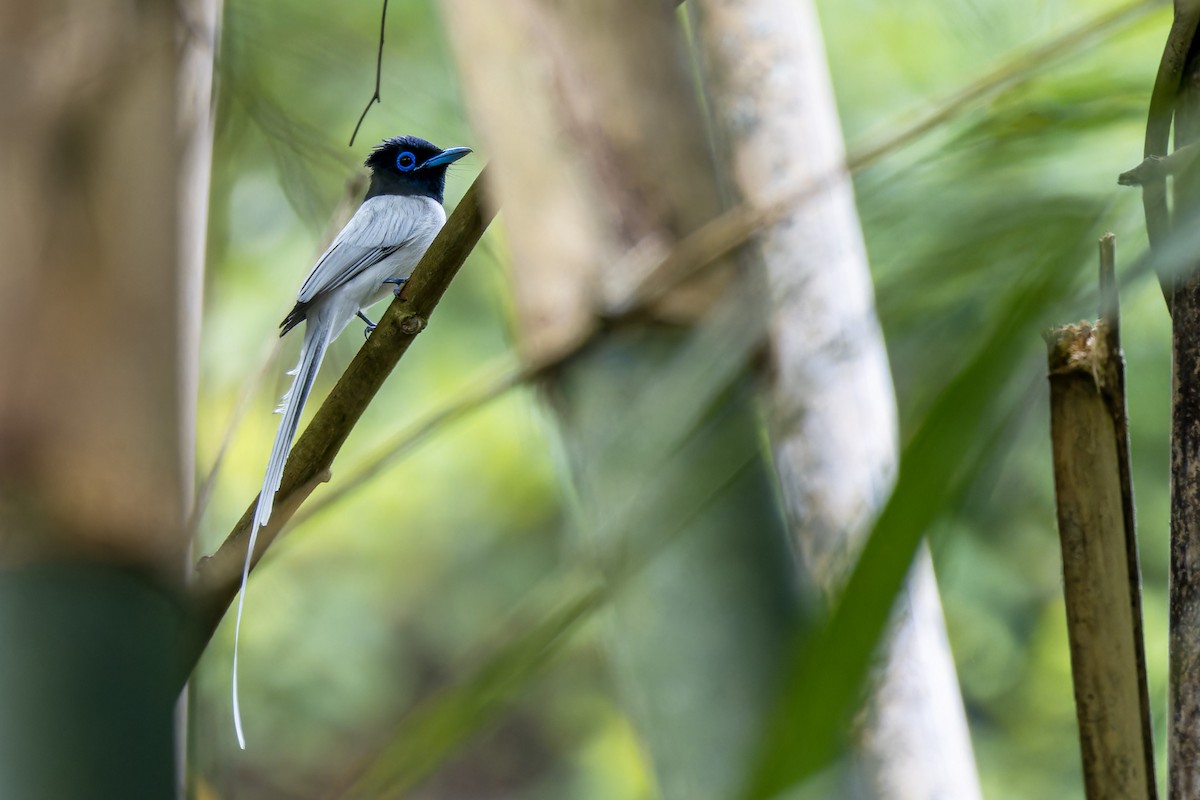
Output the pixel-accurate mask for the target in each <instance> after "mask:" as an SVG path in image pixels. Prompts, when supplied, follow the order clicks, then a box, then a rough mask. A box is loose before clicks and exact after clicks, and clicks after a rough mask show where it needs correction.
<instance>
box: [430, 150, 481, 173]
mask: <svg viewBox="0 0 1200 800" xmlns="http://www.w3.org/2000/svg"><path fill="white" fill-rule="evenodd" d="M469 152H471V148H469V147H447V148H446V149H445V150H443V151H442V152H440V153H438V154H437V155H436V156H431V157H429V158H427V159H425V163H424V164H422V165H421V169H425V168H426V167H440V166H442V165H444V164H453V163H454V162H455V161H458V160H459V159H460V158H462V157H463V156H465V155H466V154H467V153H469Z"/></svg>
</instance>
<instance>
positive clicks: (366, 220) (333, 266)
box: [296, 195, 426, 304]
mask: <svg viewBox="0 0 1200 800" xmlns="http://www.w3.org/2000/svg"><path fill="white" fill-rule="evenodd" d="M425 211H426V209H425V206H424V204H423V203H421V202H420V201H418V200H417V198H412V197H401V196H395V195H384V196H379V197H372V198H371V199H370V200H367V201H366V202H364V203H363V204H362V205H361V206H359V207H358V210H357V211H355V212H354V216H353V217H351V218H350V221H349V222H347V223H346V227H344V228H342V231H341V233H339V234H338V235H337V238H336V239H334V240H333V244H331V245H329V249H328V250H326V251H325V253H324V255H322V256H321V258H320V259H319V260H318V261H317V265H316V266H315V267H313V271H312V274H310V275H309V276H308V280H306V281H305V282H304V285H303V286H301V287H300V293H299V294H298V295H297V296H296V300H297V301H298V302H299V303H301V304H304V303H310V302H312V300H313V299H314V298H315V297H316V296H317V295H320V294H324V293H325V292H329V291H332V290H334V289H336V288H338V287H339V286H341V285H343V284H344V283H346V282H347V281H349V280H351V279H352V278H354V277H355V276H356V275H359V274H361V273H362V272H363V270H366V269H369V268H370V267H372V266H374V265H376V264H378V263H379V262H380V261H383V260H384V259H385V258H387V257H389V256H391V255H393V254H394V253H396V252H397V251H398V250H400V249H401V248H402V247H404V246H405V245H407V244H409V243H410V242H412V240H413V239H414V238H415V237H416V234H417V232H418V230H419V229H420V226H421V223H422V221H423V219H422V216H421V215H422V212H425Z"/></svg>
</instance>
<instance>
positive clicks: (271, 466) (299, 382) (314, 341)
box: [233, 319, 331, 750]
mask: <svg viewBox="0 0 1200 800" xmlns="http://www.w3.org/2000/svg"><path fill="white" fill-rule="evenodd" d="M330 333H331V331H330V329H329V326H328V325H322V324H319V323H317V322H316V320H313V319H309V320H308V324H307V325H306V326H305V330H304V343H303V344H302V345H301V346H300V361H299V362H298V363H297V364H296V368H295V369H294V370H292V371H291V372H290V373H288V374H289V375H294V376H295V378H294V379H293V381H292V388H290V389H288V391H287V394H285V395H284V396H283V398H282V399H281V400H280V401H279V407H278V408H276V409H275V413H276V414H281V415H282V419H280V420H279V431H278V432H277V433H276V434H275V444H274V445H273V446H272V447H271V458H270V460H269V461H267V474H266V477H264V478H263V486H262V492H261V493H260V494H259V495H258V505H257V506H256V507H255V509H254V521H253V522H252V523H251V524H250V543H249V544H248V545H247V547H246V561H245V563H244V564H243V566H242V586H241V590H240V591H239V592H238V608H237V621H236V622H235V624H234V633H233V727H234V730H235V731H236V732H237V739H238V745H239V746H240V747H241V748H242V749H243V750H245V749H246V737H245V735H244V734H243V733H242V714H241V710H240V709H239V707H238V642H239V640H240V638H241V633H242V608H243V607H244V606H245V603H246V581H247V580H248V579H249V577H250V561H251V558H252V557H253V555H254V545H255V543H256V542H257V540H258V529H259V528H260V527H262V526H263V525H266V524H267V520H269V519H270V518H271V508H272V506H273V505H274V504H275V492H277V491H278V490H279V484H280V481H282V480H283V467H284V465H285V464H286V463H287V457H288V451H289V450H290V449H291V446H292V439H293V438H294V437H295V436H296V429H297V428H298V427H299V425H300V414H301V413H303V411H304V404H305V402H306V401H307V400H308V393H309V392H310V391H312V386H313V382H314V381H315V380H316V378H317V370H319V369H320V368H321V361H322V359H324V358H325V350H326V349H327V348H328V347H329V340H330V338H331V336H330Z"/></svg>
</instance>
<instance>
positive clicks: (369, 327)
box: [358, 311, 376, 339]
mask: <svg viewBox="0 0 1200 800" xmlns="http://www.w3.org/2000/svg"><path fill="white" fill-rule="evenodd" d="M358 318H359V319H361V320H362V321H363V322H365V323H367V327H365V328H363V338H364V339H366V338H369V337H370V335H371V334H372V333H374V332H375V328H376V325H375V323H374V322H371V320H370V319H368V318H367V315H366V314H364V313H363V312H361V311H359V312H358Z"/></svg>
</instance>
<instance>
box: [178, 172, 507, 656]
mask: <svg viewBox="0 0 1200 800" xmlns="http://www.w3.org/2000/svg"><path fill="white" fill-rule="evenodd" d="M485 175H486V171H485V172H484V173H481V174H480V176H479V177H478V178H477V179H476V180H475V183H474V184H473V185H472V186H471V188H470V189H469V190H468V191H467V193H466V195H464V196H463V199H462V201H461V202H460V203H459V204H458V207H457V208H456V209H454V213H452V214H451V215H450V218H449V219H448V220H447V221H446V225H445V227H443V228H442V231H441V233H439V234H438V236H437V238H436V239H435V240H434V242H433V244H432V245H431V246H430V248H429V250H428V251H427V252H426V253H425V256H424V257H423V258H422V259H421V263H420V264H418V265H417V268H416V269H415V270H413V274H412V277H411V278H410V279H409V281H408V283H407V284H405V287H404V292H403V294H402V297H401V298H400V299H397V300H395V301H393V302H392V304H391V305H390V306H389V307H388V310H387V312H386V313H385V314H384V315H383V318H382V319H380V320H379V325H378V327H377V328H376V329H375V332H374V333H373V334H371V338H370V339H368V340H367V342H366V344H364V345H363V346H362V348H361V349H360V350H359V351H358V354H357V355H356V356H355V357H354V360H353V361H352V362H351V364H350V366H349V368H348V369H347V370H346V372H345V374H343V375H342V377H341V378H340V379H339V380H338V382H337V385H336V386H334V387H333V390H332V391H331V392H330V393H329V396H328V397H327V398H326V399H325V402H324V403H322V404H321V407H320V409H318V410H317V413H316V415H315V416H314V417H313V420H312V422H311V423H309V426H308V428H306V429H305V431H304V433H303V434H302V435H301V436H300V438H299V440H298V441H297V442H296V444H295V446H294V447H293V448H292V452H291V455H290V456H289V458H288V464H287V468H286V469H285V470H284V473H283V480H282V482H281V483H280V486H279V492H278V494H277V495H276V499H275V503H276V509H275V514H273V515H272V519H271V523H272V524H271V525H269V526H267V527H266V528H264V529H263V530H262V531H260V532H259V536H258V546H257V547H256V548H255V554H254V560H255V561H257V559H258V558H259V557H260V556H261V554H262V552H263V551H264V550H265V549H266V548H267V547H268V546H269V545H270V543H271V541H272V539H273V538H274V536H275V534H276V533H277V532H278V531H279V530H280V529H281V528H282V527H283V525H285V524H286V523H287V520H288V519H289V518H290V516H291V514H292V513H294V512H295V510H296V507H297V506H298V505H299V501H298V500H297V499H296V496H297V495H298V494H303V495H306V494H307V492H308V491H311V489H312V488H313V486H315V484H314V483H313V481H314V480H315V479H316V478H317V477H318V476H321V475H323V474H325V473H327V472H328V470H329V468H330V465H331V464H332V463H333V459H334V457H335V456H336V455H337V453H338V450H339V449H341V446H342V444H343V443H344V442H345V441H346V438H347V437H348V436H349V435H350V431H351V430H352V429H353V428H354V425H355V423H357V422H358V419H359V417H360V416H361V415H362V413H363V411H364V410H366V407H367V405H368V404H369V403H370V402H371V399H372V398H373V397H374V396H375V393H376V392H378V391H379V388H380V387H381V386H382V385H383V382H384V380H385V379H386V378H387V376H388V375H389V374H390V373H391V371H392V369H393V368H395V366H396V364H397V363H398V362H399V361H400V358H401V357H402V356H403V355H404V353H405V352H407V350H408V347H409V345H410V344H412V341H413V339H415V338H416V337H417V335H418V334H419V333H420V332H421V331H422V330H423V329H424V328H425V325H426V323H427V321H428V320H429V317H430V314H432V312H433V310H434V308H435V307H436V306H437V304H438V301H439V300H441V298H442V295H443V294H444V293H445V291H446V289H447V287H448V286H449V285H450V281H451V280H453V279H454V276H455V275H457V274H458V270H459V268H460V267H461V266H462V264H463V262H464V261H465V260H466V258H467V256H468V255H469V254H470V253H471V251H472V250H473V249H474V247H475V244H476V243H477V242H478V241H479V238H480V236H482V235H483V231H484V229H485V228H486V227H487V226H488V223H489V222H491V220H492V217H493V216H494V215H495V211H494V209H492V208H490V207H489V206H488V204H487V203H486V202H485V199H484V196H483V194H484V188H483V187H484V184H485V181H486V178H485ZM300 499H302V497H301V498H300ZM255 502H256V501H252V502H251V503H250V505H249V507H248V508H247V509H246V512H245V513H244V514H243V515H242V518H241V519H240V520H238V523H237V525H235V526H234V528H233V530H232V531H231V532H230V534H229V535H228V536H227V537H226V539H225V541H224V543H222V544H221V546H220V548H218V549H217V551H216V552H215V553H213V554H212V555H211V556H207V557H205V558H202V559H200V561H199V563H197V564H196V568H195V575H194V582H193V586H192V590H191V605H192V612H193V614H194V633H193V639H194V641H193V642H191V643H190V644H191V645H192V646H191V647H190V649H189V652H188V658H187V659H186V664H185V674H186V673H187V672H190V670H191V667H192V665H193V664H194V663H195V660H196V658H198V657H199V655H200V652H201V651H202V650H203V648H204V646H205V645H206V644H207V642H208V640H209V638H211V637H212V634H213V631H215V630H216V627H217V624H218V623H219V622H220V620H221V617H222V616H223V615H224V613H225V611H226V609H227V608H228V607H229V603H230V601H232V599H233V598H234V596H235V595H236V592H237V588H238V584H239V581H240V579H241V562H242V559H243V557H244V556H245V552H246V545H247V541H248V538H249V535H250V523H251V520H252V519H253V517H254V506H255ZM276 515H278V516H279V521H278V523H276V522H275V516H276Z"/></svg>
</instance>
